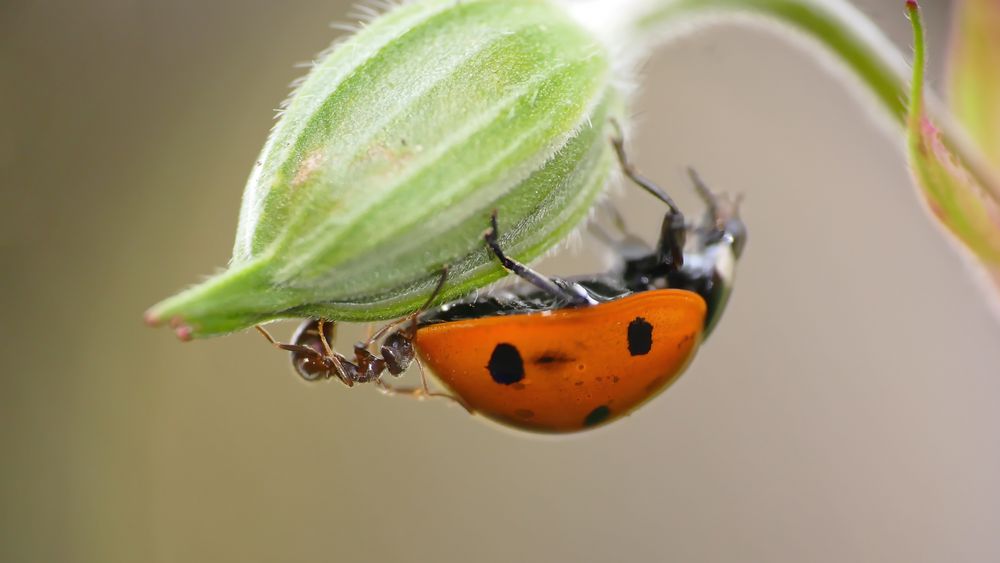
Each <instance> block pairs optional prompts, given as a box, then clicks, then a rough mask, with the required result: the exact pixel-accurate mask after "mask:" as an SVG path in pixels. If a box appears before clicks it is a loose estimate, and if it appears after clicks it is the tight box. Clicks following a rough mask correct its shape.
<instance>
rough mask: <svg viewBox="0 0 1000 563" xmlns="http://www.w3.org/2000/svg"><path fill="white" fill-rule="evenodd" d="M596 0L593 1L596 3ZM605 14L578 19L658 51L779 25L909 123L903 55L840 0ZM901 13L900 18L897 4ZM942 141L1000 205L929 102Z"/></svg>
mask: <svg viewBox="0 0 1000 563" xmlns="http://www.w3.org/2000/svg"><path fill="white" fill-rule="evenodd" d="M600 1H601V0H595V4H596V2H600ZM607 4H609V6H608V8H607V9H608V10H611V9H612V6H610V5H613V10H614V13H613V14H612V13H611V12H610V11H608V12H606V13H604V14H595V13H589V14H587V13H584V14H583V15H582V19H584V21H594V22H595V23H596V22H598V21H604V22H605V23H606V22H608V21H612V22H615V24H614V25H615V28H616V30H615V31H613V32H612V35H617V36H618V38H619V39H618V40H619V41H620V42H621V41H622V39H623V38H627V41H626V42H627V43H631V44H634V43H639V44H642V45H645V46H652V45H656V44H657V43H660V42H662V41H663V40H664V39H666V38H670V37H671V36H672V34H671V33H670V32H671V31H672V30H674V29H677V28H678V27H683V26H691V23H692V21H695V20H696V19H697V20H698V21H704V22H713V21H726V20H732V19H734V18H736V19H737V21H739V18H744V19H745V18H746V17H747V16H750V17H756V18H760V19H764V20H765V21H771V22H776V23H779V24H783V25H784V27H786V28H788V29H790V30H793V31H797V32H798V34H799V35H804V36H805V37H808V38H811V39H813V40H814V41H815V42H816V43H817V44H819V45H821V46H823V47H825V48H826V49H827V50H829V51H830V52H831V53H833V54H834V56H835V57H836V58H837V59H838V60H839V61H840V62H841V63H843V64H844V65H845V66H846V67H847V68H848V69H849V70H850V71H851V73H852V74H853V75H854V76H855V77H856V78H857V79H858V81H859V82H860V84H862V85H863V86H864V87H865V88H866V89H867V90H869V91H870V92H871V93H872V94H873V95H874V97H875V99H876V100H877V102H878V104H879V105H880V106H881V107H882V109H883V110H885V112H886V113H887V114H888V115H889V116H890V117H891V118H892V120H893V121H894V122H895V123H897V124H898V125H899V126H900V127H901V128H905V127H906V124H907V119H908V112H907V107H908V104H907V100H908V99H909V95H910V91H909V83H910V77H909V68H908V65H907V64H906V59H905V57H904V56H903V54H902V53H901V52H900V51H899V49H897V48H896V47H895V46H894V45H893V44H892V42H891V41H889V39H888V38H886V37H885V35H884V34H883V33H882V32H881V31H880V30H879V29H878V28H877V26H875V24H874V23H872V22H871V20H869V19H868V18H867V17H866V16H865V15H864V14H863V13H861V12H859V11H858V10H857V8H855V7H854V6H852V5H851V4H850V3H849V2H847V1H845V0H626V1H624V2H609V3H607ZM899 13H900V16H901V17H902V16H903V15H904V14H905V7H904V3H903V2H902V1H900V2H899ZM926 104H927V110H928V114H929V115H930V116H931V118H932V119H933V120H934V121H935V122H936V123H937V125H938V127H939V129H940V130H941V133H942V141H943V142H944V143H945V145H946V146H947V147H948V148H949V149H950V150H951V151H952V152H953V153H954V154H955V155H956V157H957V158H958V159H959V161H960V162H961V163H962V164H963V165H964V166H965V167H966V169H968V170H969V171H970V173H971V174H972V175H973V177H974V178H975V179H976V180H977V182H978V183H979V184H980V185H981V186H982V187H983V188H984V189H985V190H986V192H987V193H988V194H989V195H990V198H991V199H993V200H994V201H997V202H1000V179H998V178H997V173H996V171H994V170H992V169H991V168H990V167H989V165H988V164H986V162H987V161H986V160H985V158H984V157H983V155H982V154H981V153H980V151H979V150H978V149H977V148H976V147H975V146H974V145H972V144H971V142H970V141H969V140H968V138H967V135H966V133H965V132H964V131H963V130H962V129H961V128H960V127H959V126H958V125H957V124H956V123H955V122H954V120H953V119H952V118H951V116H950V115H949V114H948V112H947V111H946V110H944V109H943V106H942V105H941V104H940V103H938V102H937V101H936V100H934V99H928V100H927V101H926Z"/></svg>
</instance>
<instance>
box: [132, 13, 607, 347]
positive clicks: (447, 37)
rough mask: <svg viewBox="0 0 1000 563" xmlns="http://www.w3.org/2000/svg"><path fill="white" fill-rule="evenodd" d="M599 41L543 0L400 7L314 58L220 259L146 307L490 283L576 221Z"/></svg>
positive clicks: (588, 196) (373, 299) (592, 188)
mask: <svg viewBox="0 0 1000 563" xmlns="http://www.w3.org/2000/svg"><path fill="white" fill-rule="evenodd" d="M612 81H613V76H612V68H611V63H610V60H609V55H608V53H607V50H606V48H605V46H604V45H603V44H602V43H601V42H600V41H598V40H597V39H596V38H595V37H594V36H593V35H592V34H591V33H589V32H588V31H586V30H584V29H583V28H581V27H580V26H579V25H578V24H577V23H576V22H575V21H574V20H572V19H571V18H570V17H569V16H568V15H567V14H566V13H565V11H564V10H563V9H562V8H561V7H559V6H558V5H556V4H553V3H550V2H549V1H546V0H465V1H463V2H455V1H454V0H426V1H418V2H413V3H409V4H406V5H403V6H400V7H397V8H395V9H393V10H391V11H389V12H387V13H385V14H383V15H381V16H379V17H378V18H376V19H374V20H373V21H372V22H370V24H369V25H368V26H366V27H365V28H364V29H363V30H361V31H359V32H358V33H357V34H356V35H355V36H353V37H351V38H350V39H348V40H347V41H345V42H343V43H341V44H339V45H338V46H337V47H336V49H334V50H332V51H330V52H329V53H328V54H326V55H323V56H321V57H320V59H319V60H318V61H317V62H316V64H315V66H314V67H313V69H312V71H311V72H310V74H309V75H308V76H307V77H306V79H305V80H304V81H303V82H302V84H301V86H300V87H299V89H298V90H297V92H296V93H295V94H294V95H293V97H292V98H291V100H290V101H289V103H288V104H287V107H286V109H285V111H284V113H283V115H282V116H281V119H280V121H279V122H278V124H277V126H276V127H275V128H274V130H273V131H272V133H271V135H270V137H269V138H268V140H267V143H266V144H265V146H264V148H263V151H262V153H261V156H260V158H259V159H258V161H257V164H256V166H255V167H254V169H253V171H252V173H251V176H250V179H249V181H248V183H247V186H246V189H245V191H244V195H243V204H242V208H241V211H240V219H239V226H238V228H237V235H236V244H235V247H234V251H233V258H232V261H231V262H230V265H229V268H228V270H226V271H225V272H223V273H221V274H219V275H217V276H215V277H213V278H210V279H209V280H207V281H206V282H204V283H202V284H200V285H197V286H195V287H193V288H191V289H189V290H187V291H185V292H182V293H181V294H179V295H177V296H174V297H172V298H170V299H167V300H165V301H163V302H161V303H159V304H157V305H156V306H154V307H153V308H152V309H150V311H149V312H148V313H147V320H148V321H149V322H150V323H151V324H159V323H162V322H169V323H170V324H171V325H172V326H173V327H174V328H175V330H176V331H177V332H178V334H179V335H183V336H187V337H203V336H210V335H215V334H222V333H226V332H231V331H235V330H240V329H243V328H247V327H249V326H251V325H253V324H256V323H260V322H264V321H268V320H272V319H276V318H284V317H301V316H317V317H323V318H328V319H335V320H358V321H366V320H379V319H387V318H394V317H399V316H402V315H405V314H407V313H409V312H412V311H413V310H415V309H416V308H417V307H418V306H419V305H420V304H421V303H422V302H423V300H425V299H426V298H427V296H428V295H429V293H430V291H431V289H432V288H433V286H434V284H435V282H436V280H437V278H438V275H439V272H440V269H441V268H442V267H444V266H448V267H449V281H448V284H447V286H446V288H445V289H444V290H443V291H442V292H441V296H440V298H439V301H444V300H448V299H452V298H454V297H456V296H459V295H462V294H464V293H467V292H469V291H471V290H473V289H475V288H478V287H482V286H484V285H486V284H488V283H490V282H492V281H495V280H497V279H499V278H500V277H502V276H503V275H504V274H505V272H504V271H503V270H502V268H500V267H499V265H498V264H496V263H495V262H494V261H493V260H491V259H490V256H489V255H488V253H487V252H486V249H485V247H484V245H483V242H482V233H483V230H484V229H485V228H486V226H487V224H488V218H489V216H490V213H491V212H492V211H493V210H497V212H498V215H499V218H500V222H501V231H502V232H504V233H506V236H505V237H504V239H503V240H502V241H501V242H502V244H503V246H504V248H506V249H508V251H509V252H510V254H511V255H513V256H515V257H517V258H518V259H521V260H531V259H533V258H536V257H538V256H539V255H541V254H542V253H543V252H545V251H546V250H547V249H549V248H551V247H552V246H554V245H555V244H556V243H557V242H558V241H559V240H560V239H562V238H563V237H564V236H565V235H566V234H568V233H569V232H570V231H571V230H572V229H573V228H574V227H575V226H576V225H577V223H579V222H580V220H582V219H583V218H584V217H585V215H586V213H587V211H588V209H589V208H590V206H591V204H592V202H593V200H594V198H595V197H596V196H597V194H598V193H600V191H601V190H602V188H603V186H604V184H605V182H606V179H607V176H608V173H609V170H610V166H611V162H612V153H611V147H610V145H609V144H608V142H607V139H608V133H609V131H608V122H609V119H611V118H615V119H619V120H620V119H621V118H622V115H621V114H622V95H621V94H620V93H619V92H618V91H617V90H616V89H615V88H614V87H613V86H612Z"/></svg>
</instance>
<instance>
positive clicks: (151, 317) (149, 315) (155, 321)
mask: <svg viewBox="0 0 1000 563" xmlns="http://www.w3.org/2000/svg"><path fill="white" fill-rule="evenodd" d="M142 320H143V322H145V323H146V326H151V327H153V328H156V327H158V326H160V325H161V324H163V320H162V319H160V317H159V316H157V314H156V313H154V312H153V310H152V309H150V310H148V311H146V313H145V314H143V316H142Z"/></svg>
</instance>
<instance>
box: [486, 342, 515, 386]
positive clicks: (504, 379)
mask: <svg viewBox="0 0 1000 563" xmlns="http://www.w3.org/2000/svg"><path fill="white" fill-rule="evenodd" d="M486 369H488V370H490V377H492V378H493V381H496V382H497V383H499V384H501V385H512V384H514V383H517V382H518V381H521V380H522V379H524V361H523V360H521V353H520V352H518V351H517V348H515V347H514V345H513V344H507V343H505V342H501V343H500V344H497V347H496V348H494V349H493V354H492V355H491V356H490V363H488V364H486Z"/></svg>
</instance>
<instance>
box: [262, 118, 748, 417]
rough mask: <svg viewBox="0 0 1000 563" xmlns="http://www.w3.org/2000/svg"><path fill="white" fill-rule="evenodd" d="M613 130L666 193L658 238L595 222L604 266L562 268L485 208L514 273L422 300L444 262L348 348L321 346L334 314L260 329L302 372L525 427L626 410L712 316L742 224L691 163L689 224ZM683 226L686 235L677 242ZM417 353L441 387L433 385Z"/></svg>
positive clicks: (661, 379) (684, 355)
mask: <svg viewBox="0 0 1000 563" xmlns="http://www.w3.org/2000/svg"><path fill="white" fill-rule="evenodd" d="M612 142H613V145H614V148H615V151H616V153H617V155H618V158H619V161H620V164H621V167H622V170H623V172H624V173H625V175H626V176H627V177H628V178H629V179H630V180H632V181H633V182H634V183H636V184H637V185H638V186H639V187H641V188H643V189H644V190H646V191H647V192H649V193H650V194H652V195H654V196H655V197H657V198H658V199H659V200H660V201H661V202H662V203H664V204H665V205H666V206H667V211H666V213H665V214H664V218H663V223H662V227H661V232H660V239H659V243H658V245H657V247H656V248H655V249H650V248H649V247H648V246H646V245H645V244H644V243H642V242H641V241H639V239H637V238H635V237H632V236H628V235H627V236H625V237H624V238H623V239H622V240H620V241H612V240H611V237H610V236H609V235H608V234H607V233H601V234H602V237H603V238H604V239H605V240H606V241H608V242H611V243H612V244H613V246H614V248H615V250H616V251H617V253H618V255H619V257H620V265H619V267H618V268H616V269H615V270H614V271H612V272H610V273H607V274H603V275H596V276H588V277H579V278H567V279H561V278H551V277H547V276H545V275H543V274H541V273H539V272H536V271H535V270H532V269H531V268H529V267H527V266H526V265H524V264H521V263H520V262H518V261H516V260H514V259H513V258H511V257H509V256H507V255H506V254H505V253H504V251H503V249H502V245H501V241H500V235H499V230H498V228H497V217H496V212H494V213H493V215H492V216H491V218H490V227H489V228H488V229H487V231H486V232H485V233H484V236H483V238H484V242H485V244H486V247H487V248H488V250H489V252H490V253H491V254H492V255H493V256H494V257H495V258H496V259H497V260H498V261H499V262H500V263H501V264H502V265H503V267H504V268H505V269H507V270H508V271H509V272H511V273H513V274H515V275H517V276H519V277H520V278H521V279H522V280H524V281H525V282H527V284H524V287H521V288H517V289H513V290H508V291H504V292H499V293H495V294H493V295H491V296H489V297H482V298H473V299H465V300H458V301H453V302H450V303H446V304H444V305H442V306H440V307H437V308H429V305H430V303H431V302H433V300H434V298H435V297H436V296H437V294H438V293H439V292H440V291H441V288H442V287H443V286H444V284H445V283H446V280H447V269H444V270H443V271H442V274H441V277H440V279H439V281H438V284H437V287H436V288H435V290H434V291H433V293H432V295H431V297H430V299H428V301H427V303H426V304H425V305H424V307H422V308H421V309H420V310H419V311H417V312H416V313H414V314H412V315H410V316H408V317H405V318H404V319H402V320H400V321H396V322H394V323H390V324H389V325H386V326H385V327H383V328H382V329H381V330H379V331H378V332H376V333H375V334H373V335H372V336H371V337H370V338H369V339H367V340H366V341H363V342H359V343H358V344H356V345H355V347H354V357H353V358H348V357H346V356H344V355H341V354H339V353H337V352H335V351H334V350H332V349H331V346H330V342H332V341H333V338H334V324H333V323H332V322H327V321H323V320H320V319H311V320H307V321H306V322H304V323H303V324H302V325H301V327H300V328H299V330H298V331H297V332H296V335H295V337H294V338H293V343H292V344H281V343H276V342H275V341H274V340H273V339H272V338H271V337H270V335H268V334H267V332H266V331H264V330H263V329H262V328H260V327H258V330H260V331H261V333H263V334H264V335H265V337H266V338H268V340H270V341H271V342H272V344H275V345H276V346H278V347H280V348H282V349H284V350H288V351H290V352H292V361H293V364H294V367H295V369H296V371H297V372H298V373H299V375H301V376H302V377H303V378H305V379H307V380H310V381H315V380H319V379H329V378H336V379H339V380H340V381H341V382H343V383H345V384H346V385H348V386H353V385H354V384H355V383H368V382H372V383H375V384H376V385H377V386H378V387H379V388H380V389H382V390H383V391H384V392H387V393H395V394H406V395H411V396H414V397H421V398H422V397H430V396H440V397H447V398H450V399H453V400H455V401H456V402H458V403H459V404H461V405H462V406H463V407H465V408H466V409H467V410H468V411H469V412H471V413H477V414H481V415H483V416H486V417H488V418H490V419H493V420H495V421H497V422H500V423H503V424H506V425H508V426H512V427H515V428H519V429H522V430H530V431H536V432H550V433H561V432H575V431H579V430H584V429H588V428H593V427H595V426H598V425H601V424H604V423H607V422H610V421H612V420H615V419H616V418H619V417H621V416H624V415H626V414H628V413H629V412H631V411H632V410H634V409H635V408H636V407H638V406H639V405H641V404H642V403H644V402H645V401H647V400H649V399H650V398H652V397H654V396H656V395H657V394H658V393H660V392H662V391H663V390H664V389H666V388H667V387H668V386H669V385H670V384H671V383H673V382H674V381H675V380H676V379H677V377H678V376H680V374H681V373H683V371H684V370H685V368H686V367H687V365H688V364H689V363H690V362H691V360H692V359H693V357H694V355H695V352H696V351H697V349H698V346H699V345H700V344H701V342H702V341H703V340H704V339H705V338H706V337H707V336H708V335H709V333H711V331H712V329H713V328H714V327H715V325H716V323H717V322H718V320H719V317H720V316H721V315H722V312H723V310H724V309H725V306H726V303H727V301H728V299H729V295H730V292H731V290H732V286H733V274H734V269H735V265H736V262H737V260H738V259H739V257H740V255H741V254H742V252H743V248H744V246H745V244H746V240H747V230H746V227H745V225H744V224H743V221H742V220H741V219H740V217H739V213H738V207H739V199H738V198H737V199H730V198H728V197H726V196H722V195H718V194H714V193H712V192H711V191H710V190H709V189H708V188H707V187H706V186H705V184H704V183H703V182H702V181H701V180H700V178H699V177H698V176H697V174H695V173H694V171H693V170H689V174H690V176H691V180H692V182H693V183H694V186H695V189H696V190H697V192H698V194H699V195H700V197H701V198H702V199H703V200H704V202H705V203H706V205H707V212H706V215H705V219H704V220H703V221H702V222H701V223H700V224H699V225H695V226H692V225H689V224H687V222H686V221H685V219H684V216H683V214H682V213H681V211H680V210H679V209H678V207H677V205H676V204H675V203H674V202H673V200H672V199H671V198H670V196H669V195H667V194H666V193H665V192H664V191H663V190H662V189H660V188H659V187H657V186H656V185H655V184H653V183H652V182H650V181H649V180H647V179H646V178H645V177H643V176H642V175H641V174H640V173H639V172H638V171H637V170H636V169H635V168H634V167H633V166H632V164H631V163H630V162H629V160H628V159H627V157H626V154H625V151H624V147H623V143H622V141H621V138H620V137H615V138H614V139H613V140H612ZM620 224H622V223H621V221H619V225H620ZM622 230H623V231H624V229H622ZM689 233H690V234H692V235H693V238H694V240H693V244H692V245H690V248H688V249H687V251H685V243H686V238H687V235H688V234H689ZM417 356H419V359H420V361H418V362H417V365H418V366H419V367H420V369H421V381H422V385H421V386H420V387H415V388H400V387H394V386H391V385H389V384H388V383H387V382H386V381H384V380H383V373H384V372H386V371H388V372H389V374H391V375H393V376H398V375H400V374H402V373H403V372H404V371H405V370H406V369H407V367H408V366H409V365H410V364H411V363H412V361H413V360H414V359H415V358H416V357H417ZM423 365H427V366H428V367H430V369H431V370H432V371H433V372H434V374H435V375H436V376H437V377H438V379H439V380H440V381H441V383H442V384H443V385H444V386H445V387H446V388H447V389H448V390H449V391H450V392H451V393H450V394H448V393H440V392H434V391H431V390H430V388H429V386H428V384H427V379H426V376H425V374H424V373H423Z"/></svg>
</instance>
